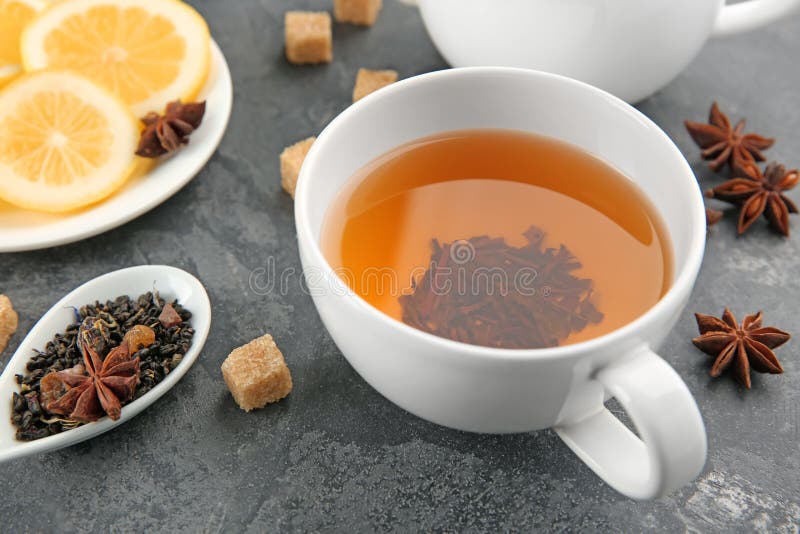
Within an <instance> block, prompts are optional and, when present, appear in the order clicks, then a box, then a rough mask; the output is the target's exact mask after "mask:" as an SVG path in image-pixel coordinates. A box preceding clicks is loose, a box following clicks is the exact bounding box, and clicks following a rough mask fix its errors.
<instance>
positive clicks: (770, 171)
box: [706, 163, 800, 236]
mask: <svg viewBox="0 0 800 534" xmlns="http://www.w3.org/2000/svg"><path fill="white" fill-rule="evenodd" d="M736 174H738V175H741V177H738V178H733V179H731V180H728V181H727V182H725V183H723V184H720V185H718V186H717V187H715V188H713V189H711V190H709V191H707V192H706V194H707V195H709V196H712V197H713V198H718V199H720V200H724V201H725V202H729V203H731V204H736V205H738V206H741V211H740V213H739V234H743V233H744V232H745V231H746V230H747V229H748V228H750V225H752V224H753V223H754V222H755V220H756V219H758V217H759V216H760V215H761V214H762V213H763V214H764V216H765V217H766V218H767V220H768V221H769V224H770V226H771V227H772V228H773V229H774V230H776V231H778V232H780V233H782V234H783V235H785V236H788V235H789V214H790V213H797V205H796V204H795V203H794V201H792V199H790V198H789V197H787V196H786V195H785V194H784V192H785V191H787V190H789V189H792V188H793V187H794V186H796V185H797V183H798V181H800V173H798V171H797V170H796V169H793V170H790V171H787V170H786V168H785V167H784V166H783V165H779V164H777V163H770V164H769V165H767V168H766V170H765V171H764V173H763V174H762V173H761V170H760V169H759V168H758V165H756V164H755V163H745V164H741V165H737V170H736Z"/></svg>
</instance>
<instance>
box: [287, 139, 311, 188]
mask: <svg viewBox="0 0 800 534" xmlns="http://www.w3.org/2000/svg"><path fill="white" fill-rule="evenodd" d="M316 139H317V138H316V137H309V138H308V139H303V140H302V141H298V142H297V143H295V144H293V145H292V146H290V147H286V148H284V149H283V152H281V185H282V186H283V188H284V189H285V190H286V192H287V193H289V194H290V195H292V198H294V192H295V190H296V189H297V177H298V176H300V167H302V166H303V160H305V159H306V154H308V151H309V150H311V145H313V144H314V141H316Z"/></svg>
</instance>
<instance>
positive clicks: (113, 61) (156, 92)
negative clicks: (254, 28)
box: [20, 0, 211, 117]
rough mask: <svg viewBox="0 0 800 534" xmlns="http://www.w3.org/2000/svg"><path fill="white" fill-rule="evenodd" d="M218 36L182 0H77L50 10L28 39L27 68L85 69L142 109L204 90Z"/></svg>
mask: <svg viewBox="0 0 800 534" xmlns="http://www.w3.org/2000/svg"><path fill="white" fill-rule="evenodd" d="M210 42H211V37H210V35H209V33H208V26H207V25H206V22H205V20H204V19H203V17H202V16H201V15H200V14H199V13H198V12H197V11H195V10H194V9H193V8H191V7H190V6H188V5H186V4H184V3H183V2H180V1H178V0H136V1H135V2H132V1H130V0H69V1H66V2H57V3H55V4H53V5H52V6H50V7H48V8H47V9H45V10H44V11H42V12H41V13H40V14H39V16H37V17H36V18H35V19H34V20H33V22H31V23H30V24H29V25H28V26H27V27H26V29H25V31H24V32H23V34H22V41H21V44H20V47H21V52H22V63H23V65H24V66H25V70H28V71H30V70H37V69H43V68H53V69H69V70H73V71H75V72H78V73H80V74H82V75H83V76H86V77H87V78H89V79H90V80H92V81H94V82H97V83H99V84H100V85H102V86H104V87H106V88H107V89H109V90H111V91H112V92H113V93H115V94H116V95H117V96H119V97H120V98H121V99H122V100H123V101H125V102H126V103H127V104H128V105H129V106H130V108H131V110H132V111H133V113H134V114H135V115H136V116H137V117H142V116H144V115H145V114H146V113H148V112H150V111H155V112H159V113H160V112H163V110H164V108H165V106H166V105H167V102H170V101H172V100H176V99H181V100H184V101H190V100H193V99H194V98H195V97H196V96H197V93H198V92H199V91H200V89H201V88H202V86H203V84H204V83H205V80H206V77H207V75H208V68H209V64H210V57H211V49H210Z"/></svg>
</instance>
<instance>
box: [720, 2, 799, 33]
mask: <svg viewBox="0 0 800 534" xmlns="http://www.w3.org/2000/svg"><path fill="white" fill-rule="evenodd" d="M798 6H800V0H749V1H748V2H741V3H739V4H731V5H726V6H723V7H722V9H721V10H720V12H719V15H718V16H717V20H716V21H715V22H714V29H713V30H712V32H711V34H712V35H713V36H714V37H724V36H727V35H733V34H735V33H741V32H746V31H749V30H754V29H756V28H758V27H760V26H764V25H765V24H768V23H770V22H773V21H775V20H778V19H779V18H781V17H784V16H785V15H788V14H789V13H791V12H792V10H794V9H796V8H797V7H798Z"/></svg>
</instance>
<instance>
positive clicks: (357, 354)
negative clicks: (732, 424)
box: [295, 67, 706, 499]
mask: <svg viewBox="0 0 800 534" xmlns="http://www.w3.org/2000/svg"><path fill="white" fill-rule="evenodd" d="M295 221H296V227H297V235H298V242H299V250H300V257H301V261H302V264H303V269H304V274H305V278H306V281H307V285H308V289H309V292H310V294H311V295H312V297H313V300H314V303H315V305H316V307H317V310H318V311H319V314H320V317H321V318H322V321H323V323H324V324H325V326H326V328H327V329H328V331H329V332H330V334H331V336H332V338H333V340H334V341H335V342H336V344H337V345H338V347H339V349H340V350H341V352H342V354H344V356H345V358H347V360H348V361H349V363H350V364H351V365H352V366H353V368H354V369H355V370H356V371H357V372H358V373H359V374H360V375H361V376H362V377H363V378H364V379H365V380H366V381H367V382H368V383H369V384H370V385H372V386H373V387H374V388H375V389H376V390H377V391H379V392H380V393H381V394H382V395H384V396H385V397H386V398H387V399H389V400H390V401H392V402H394V403H395V404H397V405H398V406H400V407H401V408H403V409H405V410H407V411H409V412H411V413H413V414H415V415H417V416H419V417H422V418H424V419H427V420H429V421H432V422H434V423H438V424H440V425H444V426H447V427H451V428H455V429H460V430H465V431H471V432H482V433H512V432H528V431H534V430H539V429H544V428H553V429H554V430H555V431H556V432H557V433H558V435H559V436H560V437H561V438H562V439H563V440H564V442H565V443H566V444H567V445H568V446H569V447H570V448H571V449H572V450H573V451H574V452H575V453H576V454H577V455H578V456H579V457H580V458H581V459H582V460H583V461H584V462H586V464H587V465H588V466H589V467H591V468H592V469H593V470H594V471H595V472H596V473H597V474H598V476H600V477H601V478H602V479H603V480H605V481H606V482H607V483H609V484H610V485H611V486H613V487H614V488H616V489H617V490H619V491H620V492H622V493H624V494H625V495H628V496H630V497H633V498H637V499H648V498H654V497H657V496H659V495H663V494H665V493H667V492H669V491H672V490H674V489H676V488H678V487H680V486H682V485H684V484H686V483H687V482H689V481H690V480H692V479H693V478H694V477H695V476H697V475H698V473H699V472H700V470H701V469H702V467H703V464H704V461H705V457H706V434H705V429H704V426H703V421H702V419H701V416H700V412H699V411H698V408H697V405H696V404H695V401H694V399H693V397H692V395H691V394H690V392H689V390H688V389H687V387H686V385H685V384H684V383H683V381H682V380H681V378H680V377H679V376H678V375H677V374H676V372H675V371H674V370H673V369H672V368H671V367H670V366H669V365H668V364H667V363H666V362H665V361H664V360H663V359H662V358H661V357H660V356H658V354H657V353H656V352H655V351H656V350H657V349H658V347H659V345H660V343H661V342H662V341H663V340H664V338H665V337H666V335H667V333H668V332H669V330H670V329H671V328H672V327H673V325H674V324H675V322H676V321H677V320H678V318H679V317H680V315H681V313H682V312H683V308H684V306H685V305H686V302H687V300H688V298H689V295H690V292H691V290H692V287H693V285H694V282H695V279H696V277H697V274H698V271H699V269H700V264H701V260H702V257H703V250H704V244H705V233H706V227H705V211H704V206H703V199H702V194H701V192H700V189H699V187H698V184H697V181H696V179H695V177H694V175H693V173H692V170H691V168H690V166H689V165H688V163H687V162H686V160H685V159H684V157H683V156H682V154H681V152H680V151H679V150H678V148H677V147H676V146H675V145H674V144H673V143H672V141H671V140H670V139H669V137H667V135H666V134H665V133H664V132H663V131H662V130H661V129H660V128H659V127H658V126H656V125H655V124H654V123H653V122H651V121H650V120H649V119H648V118H647V117H645V116H644V115H642V114H641V113H640V112H638V111H637V110H636V109H634V108H633V107H631V106H629V105H628V104H626V103H624V102H623V101H621V100H620V99H618V98H616V97H614V96H612V95H610V94H609V93H607V92H605V91H602V90H600V89H597V88H595V87H592V86H590V85H588V84H584V83H582V82H579V81H576V80H572V79H569V78H565V77H562V76H558V75H554V74H549V73H542V72H536V71H531V70H524V69H515V68H505V67H472V68H464V69H451V70H446V71H440V72H434V73H430V74H425V75H421V76H417V77H414V78H410V79H407V80H403V81H401V82H398V83H396V84H393V85H391V86H389V87H387V88H384V89H382V90H380V91H377V92H375V93H373V94H371V95H369V96H367V97H365V98H364V99H362V100H360V101H359V102H357V103H356V104H354V105H353V106H351V107H350V108H348V109H347V110H345V111H344V112H343V113H342V114H341V115H339V116H338V117H336V118H335V119H334V120H333V121H332V122H331V123H330V124H329V125H328V126H327V127H326V128H325V130H324V131H323V132H322V133H321V134H320V135H319V137H318V139H317V140H316V142H315V143H314V145H313V147H312V148H311V150H310V152H309V153H308V156H307V157H306V159H305V162H304V164H303V167H302V170H301V174H300V177H299V182H298V188H297V192H296V199H295ZM610 397H615V398H616V399H617V400H618V401H619V402H620V403H621V404H622V406H623V407H624V408H625V410H626V411H627V413H628V414H629V415H630V418H631V420H632V421H633V423H634V425H635V426H636V429H637V431H638V435H637V434H636V433H634V432H632V431H630V430H629V429H628V428H627V427H626V426H625V425H623V424H622V423H621V422H620V421H619V420H618V419H617V418H615V417H614V416H613V415H612V414H611V412H609V411H608V410H607V409H606V408H605V406H604V402H605V401H606V400H607V399H609V398H610Z"/></svg>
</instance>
